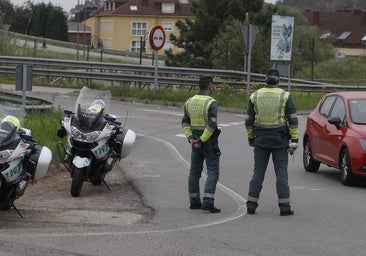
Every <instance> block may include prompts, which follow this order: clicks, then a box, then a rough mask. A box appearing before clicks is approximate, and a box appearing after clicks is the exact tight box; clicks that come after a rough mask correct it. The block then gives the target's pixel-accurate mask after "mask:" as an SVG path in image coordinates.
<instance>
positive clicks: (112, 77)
mask: <svg viewBox="0 0 366 256" xmlns="http://www.w3.org/2000/svg"><path fill="white" fill-rule="evenodd" d="M18 65H29V66H32V67H33V76H35V77H49V78H53V79H54V80H57V79H60V78H73V79H85V80H88V81H89V82H93V81H109V82H113V83H114V82H124V83H129V84H130V86H135V87H146V86H152V85H153V84H154V81H155V79H154V78H155V67H154V66H147V65H137V64H114V63H104V62H87V61H70V60H58V59H42V58H26V57H12V56H0V74H10V75H15V73H16V66H18ZM201 75H210V76H213V77H214V78H215V79H214V80H215V84H217V85H218V86H220V85H222V84H226V85H229V86H231V87H233V88H235V89H245V88H246V87H247V85H246V81H247V73H246V72H241V71H233V70H217V69H193V68H181V67H166V66H163V67H159V68H158V72H157V81H158V86H159V87H162V86H164V87H168V86H173V87H175V88H182V87H188V88H190V89H192V88H195V86H197V81H198V77H199V76H201ZM250 76H251V83H262V82H263V81H264V78H265V76H264V75H263V74H256V73H252V74H250ZM280 87H283V88H285V89H290V90H291V91H307V92H315V91H321V92H328V91H335V90H364V89H366V87H363V86H341V85H334V84H327V83H320V82H313V81H305V80H298V79H292V80H291V81H290V82H289V81H288V78H286V77H281V81H280Z"/></svg>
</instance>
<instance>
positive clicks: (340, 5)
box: [277, 0, 366, 11]
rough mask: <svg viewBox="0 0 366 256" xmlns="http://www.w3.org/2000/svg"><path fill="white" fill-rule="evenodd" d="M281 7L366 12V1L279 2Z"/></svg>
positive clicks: (299, 0)
mask: <svg viewBox="0 0 366 256" xmlns="http://www.w3.org/2000/svg"><path fill="white" fill-rule="evenodd" d="M277 4H279V5H289V6H292V7H296V8H299V9H301V10H305V9H310V10H322V11H336V10H344V9H346V10H347V9H361V10H366V1H365V0H322V1H319V0H279V1H277Z"/></svg>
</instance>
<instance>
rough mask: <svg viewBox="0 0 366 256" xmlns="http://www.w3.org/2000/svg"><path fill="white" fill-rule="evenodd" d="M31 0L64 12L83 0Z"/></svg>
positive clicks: (22, 0) (18, 0)
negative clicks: (56, 7) (60, 8)
mask: <svg viewBox="0 0 366 256" xmlns="http://www.w3.org/2000/svg"><path fill="white" fill-rule="evenodd" d="M30 1H31V2H33V3H35V4H38V3H42V2H43V3H49V2H51V3H52V4H53V5H55V6H61V7H62V8H63V9H64V10H65V11H66V12H69V11H70V9H72V8H75V6H76V5H77V4H78V1H79V3H80V4H82V3H84V0H30ZM10 2H11V3H12V4H13V5H22V4H23V3H25V2H26V0H10ZM265 2H267V3H275V2H276V0H265Z"/></svg>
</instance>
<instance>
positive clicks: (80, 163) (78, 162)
mask: <svg viewBox="0 0 366 256" xmlns="http://www.w3.org/2000/svg"><path fill="white" fill-rule="evenodd" d="M72 163H73V164H74V165H75V166H76V167H77V168H84V167H86V166H89V165H90V159H89V158H87V157H80V156H75V157H74V159H73V160H72Z"/></svg>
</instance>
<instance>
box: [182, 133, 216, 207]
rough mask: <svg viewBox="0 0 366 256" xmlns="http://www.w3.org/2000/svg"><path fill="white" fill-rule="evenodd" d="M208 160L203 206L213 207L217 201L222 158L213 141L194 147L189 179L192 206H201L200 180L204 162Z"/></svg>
mask: <svg viewBox="0 0 366 256" xmlns="http://www.w3.org/2000/svg"><path fill="white" fill-rule="evenodd" d="M205 160H206V167H207V179H206V183H205V188H204V195H203V200H202V204H203V205H205V206H213V205H214V199H215V191H216V185H217V182H218V180H219V162H220V156H218V155H217V154H216V153H215V150H214V148H213V146H212V143H211V139H209V140H208V141H207V142H206V143H204V144H202V147H201V148H199V149H195V148H193V147H192V153H191V168H190V172H189V177H188V191H189V199H190V203H191V205H200V204H201V198H200V178H201V175H202V171H203V162H204V161H205Z"/></svg>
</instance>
